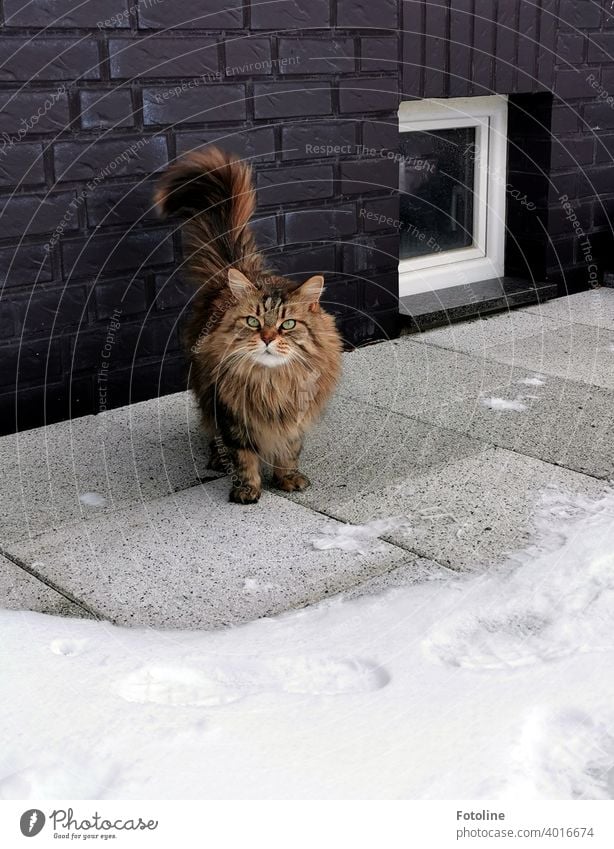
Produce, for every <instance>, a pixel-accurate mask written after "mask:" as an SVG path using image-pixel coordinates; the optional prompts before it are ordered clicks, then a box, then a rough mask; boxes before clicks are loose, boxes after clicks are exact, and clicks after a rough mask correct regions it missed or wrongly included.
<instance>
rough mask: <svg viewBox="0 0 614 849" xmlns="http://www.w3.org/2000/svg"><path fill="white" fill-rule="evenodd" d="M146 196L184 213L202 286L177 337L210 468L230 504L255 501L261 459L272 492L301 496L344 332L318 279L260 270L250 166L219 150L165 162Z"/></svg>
mask: <svg viewBox="0 0 614 849" xmlns="http://www.w3.org/2000/svg"><path fill="white" fill-rule="evenodd" d="M154 200H155V204H156V207H157V209H158V211H159V213H160V214H161V215H162V217H166V216H170V215H173V216H179V217H181V218H183V236H184V255H185V264H186V266H187V269H188V271H189V273H190V276H191V277H192V278H193V280H194V281H195V283H196V284H197V285H198V291H197V292H196V294H195V296H194V301H193V307H192V314H191V317H190V319H189V322H188V325H187V331H186V336H185V342H186V348H187V352H188V357H189V361H190V388H191V389H192V391H193V392H194V395H195V396H196V399H197V401H198V404H199V406H200V410H201V414H202V422H203V426H204V428H205V431H206V432H207V433H208V435H209V437H210V438H211V442H210V451H211V455H210V460H209V467H210V468H212V469H214V470H216V471H221V472H225V473H226V474H230V475H231V476H232V484H231V490H230V501H232V502H235V503H238V504H254V503H256V502H257V501H258V499H259V498H260V495H261V492H262V469H261V466H262V463H267V464H269V465H270V466H271V467H272V471H273V477H272V480H273V484H274V485H275V486H277V487H278V488H279V489H281V490H284V491H286V492H295V491H302V490H304V489H305V488H306V487H307V486H309V483H310V481H309V479H308V478H307V476H306V475H304V474H303V473H302V472H301V471H300V470H299V456H300V453H301V450H302V446H303V438H304V435H305V432H306V431H307V430H308V428H309V427H310V426H311V425H312V424H313V423H314V422H315V421H316V420H317V418H318V417H319V415H320V414H321V412H322V411H323V408H324V405H325V403H326V401H327V400H328V399H329V397H330V396H331V394H332V392H333V390H334V388H335V385H336V383H337V380H338V377H339V372H340V368H341V350H342V343H341V337H340V335H339V332H338V331H337V328H336V325H335V320H334V318H333V317H332V316H331V315H329V314H328V313H327V312H326V311H325V310H324V309H323V308H322V306H321V305H320V298H321V296H322V292H323V287H324V278H323V277H322V276H321V275H319V274H317V275H315V276H313V277H310V278H309V279H308V280H306V281H305V282H304V283H302V284H300V285H298V286H297V285H296V284H295V283H292V282H291V281H289V280H287V279H286V278H284V277H280V276H278V275H276V274H274V273H272V272H271V271H269V270H268V269H267V266H266V263H265V259H264V257H263V256H262V254H261V253H260V252H259V251H258V249H257V247H256V243H255V240H254V236H253V233H252V232H251V230H250V227H249V221H250V219H251V217H252V215H253V213H254V209H255V206H256V196H255V191H254V187H253V181H252V173H251V168H250V167H249V165H247V164H245V163H244V162H241V161H240V160H239V159H237V158H236V157H234V156H232V155H229V154H227V153H225V152H223V151H221V150H219V149H218V148H216V147H207V148H204V149H202V150H199V151H193V152H191V153H188V154H186V155H185V156H183V157H182V158H180V159H179V160H178V161H177V162H176V163H175V164H173V165H170V166H169V167H168V168H167V169H166V171H165V172H164V173H163V174H162V176H161V177H160V178H159V180H158V183H157V186H156V192H155V197H154Z"/></svg>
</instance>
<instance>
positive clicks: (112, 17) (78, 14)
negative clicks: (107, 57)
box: [4, 0, 130, 29]
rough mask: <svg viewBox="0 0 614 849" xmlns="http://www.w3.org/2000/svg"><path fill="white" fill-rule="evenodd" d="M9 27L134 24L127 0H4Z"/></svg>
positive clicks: (101, 27)
mask: <svg viewBox="0 0 614 849" xmlns="http://www.w3.org/2000/svg"><path fill="white" fill-rule="evenodd" d="M4 19H5V25H6V26H7V27H54V28H58V27H96V28H99V29H103V28H104V29H113V28H116V27H128V26H130V19H129V16H128V12H127V9H126V4H125V2H123V0H87V3H81V2H75V0H34V2H32V3H27V4H24V3H23V2H22V0H4Z"/></svg>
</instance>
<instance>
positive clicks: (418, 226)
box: [399, 127, 476, 259]
mask: <svg viewBox="0 0 614 849" xmlns="http://www.w3.org/2000/svg"><path fill="white" fill-rule="evenodd" d="M400 150H401V154H402V157H403V158H402V159H401V162H400V166H399V168H400V174H399V189H400V193H401V223H402V226H401V246H400V258H401V259H410V258H411V257H416V256H423V255H425V254H430V253H439V252H440V251H450V250H455V249H458V248H466V247H471V246H472V245H473V204H474V196H473V193H474V174H475V163H476V131H475V127H455V128H453V129H449V130H431V131H429V132H405V133H401V148H400Z"/></svg>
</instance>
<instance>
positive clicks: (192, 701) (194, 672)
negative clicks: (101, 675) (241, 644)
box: [116, 655, 390, 707]
mask: <svg viewBox="0 0 614 849" xmlns="http://www.w3.org/2000/svg"><path fill="white" fill-rule="evenodd" d="M389 681H390V676H389V675H388V673H387V672H386V670H385V669H383V668H382V667H381V666H378V665H377V664H375V663H373V662H371V661H368V660H362V659H360V658H330V657H324V658H322V657H310V656H308V655H302V656H297V657H278V658H274V659H272V660H268V661H265V662H261V661H254V662H253V663H249V664H246V665H245V666H232V665H231V666H229V667H227V668H226V669H224V670H220V669H216V670H211V671H207V670H202V669H197V668H194V667H184V668H173V667H166V666H146V667H143V668H141V669H139V670H137V671H136V672H133V673H132V674H130V675H128V676H126V678H124V679H123V680H122V681H120V682H119V684H118V686H117V688H116V692H117V693H118V695H119V696H121V697H122V698H123V699H125V700H126V701H128V702H138V703H141V704H151V703H153V704H161V705H172V706H188V705H190V706H195V707H215V706H219V705H224V704H229V703H230V702H234V701H236V700H237V699H240V698H242V697H244V696H249V695H257V694H259V693H270V692H285V693H300V694H306V695H314V696H334V695H343V694H351V693H366V692H370V691H372V690H379V689H381V688H382V687H385V686H386V684H388V683H389Z"/></svg>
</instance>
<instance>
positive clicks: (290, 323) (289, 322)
mask: <svg viewBox="0 0 614 849" xmlns="http://www.w3.org/2000/svg"><path fill="white" fill-rule="evenodd" d="M295 327H296V321H295V320H294V319H293V318H287V319H286V320H285V321H282V323H281V329H282V330H294V328H295Z"/></svg>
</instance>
